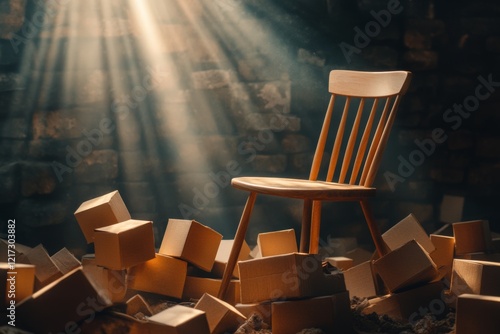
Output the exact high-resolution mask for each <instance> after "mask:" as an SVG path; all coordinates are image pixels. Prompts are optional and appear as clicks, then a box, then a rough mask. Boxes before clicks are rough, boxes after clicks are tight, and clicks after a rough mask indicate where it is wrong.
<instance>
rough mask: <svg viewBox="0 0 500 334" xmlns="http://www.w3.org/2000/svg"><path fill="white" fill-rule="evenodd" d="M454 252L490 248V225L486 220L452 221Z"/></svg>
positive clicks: (468, 251)
mask: <svg viewBox="0 0 500 334" xmlns="http://www.w3.org/2000/svg"><path fill="white" fill-rule="evenodd" d="M452 227H453V235H454V237H455V254H457V255H463V254H467V253H476V252H485V251H489V250H492V248H493V244H492V239H491V232H490V225H489V222H488V221H487V220H471V221H466V222H460V223H454V224H453V225H452Z"/></svg>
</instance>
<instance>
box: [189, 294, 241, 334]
mask: <svg viewBox="0 0 500 334" xmlns="http://www.w3.org/2000/svg"><path fill="white" fill-rule="evenodd" d="M194 308H195V309H197V310H201V311H204V312H205V313H206V315H207V321H208V327H209V328H210V333H211V334H224V333H226V332H230V333H233V332H234V331H236V330H237V329H238V327H240V326H241V325H242V324H243V323H244V322H245V320H246V317H245V316H244V315H243V314H241V313H240V311H238V310H237V309H236V308H235V307H234V306H232V305H231V304H229V303H226V302H225V301H223V300H220V299H218V298H216V297H214V296H212V295H210V294H208V293H205V294H204V295H203V296H202V297H201V298H200V300H199V301H198V302H197V303H196V305H195V306H194Z"/></svg>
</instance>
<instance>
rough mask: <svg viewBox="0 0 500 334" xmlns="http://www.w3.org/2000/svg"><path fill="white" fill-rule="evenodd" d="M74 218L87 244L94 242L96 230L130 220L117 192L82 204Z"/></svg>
mask: <svg viewBox="0 0 500 334" xmlns="http://www.w3.org/2000/svg"><path fill="white" fill-rule="evenodd" d="M75 218H76V220H77V221H78V224H79V225H80V228H81V230H82V232H83V235H84V236H85V239H86V240H87V243H92V242H93V241H94V240H93V239H94V238H93V237H94V230H95V229H96V228H99V227H104V226H108V225H111V224H116V223H119V222H123V221H126V220H129V219H131V217H130V213H129V212H128V209H127V207H126V206H125V203H124V202H123V199H122V197H121V196H120V193H119V192H118V190H115V191H113V192H110V193H108V194H105V195H102V196H99V197H96V198H93V199H90V200H88V201H85V202H83V203H82V204H81V205H80V207H78V209H77V210H76V211H75Z"/></svg>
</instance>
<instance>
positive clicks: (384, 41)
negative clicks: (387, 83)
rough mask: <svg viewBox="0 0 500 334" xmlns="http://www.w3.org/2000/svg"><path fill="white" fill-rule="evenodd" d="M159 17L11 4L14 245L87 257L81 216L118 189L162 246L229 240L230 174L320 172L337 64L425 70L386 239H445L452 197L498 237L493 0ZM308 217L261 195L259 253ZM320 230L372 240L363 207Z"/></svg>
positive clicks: (390, 163)
mask: <svg viewBox="0 0 500 334" xmlns="http://www.w3.org/2000/svg"><path fill="white" fill-rule="evenodd" d="M43 3H45V4H46V5H45V7H43V6H41V5H42V4H43ZM146 3H149V4H150V5H154V6H156V7H154V8H152V11H151V13H152V18H150V20H147V21H146V22H150V23H153V26H154V27H155V28H154V30H153V31H154V32H155V33H154V34H153V33H152V32H151V31H152V30H148V29H151V28H148V26H147V25H146V26H145V25H144V22H142V21H141V20H139V19H137V17H138V9H137V8H133V7H128V6H127V5H125V2H123V1H119V0H114V1H109V2H106V5H102V4H101V5H99V2H95V3H94V2H79V3H78V5H76V6H77V8H76V9H75V8H73V6H75V5H74V4H72V3H71V2H68V1H65V0H60V1H57V0H55V1H46V2H37V3H36V4H35V3H34V2H31V1H23V0H3V1H2V0H0V34H1V35H0V51H1V52H0V118H1V122H0V137H1V141H0V161H1V166H0V209H1V210H0V211H1V215H2V219H3V220H6V219H12V218H15V219H16V221H17V222H18V224H17V228H18V230H17V234H18V239H19V241H22V242H25V243H28V244H36V243H38V242H44V244H46V245H47V247H48V248H54V249H58V248H60V247H61V246H63V245H64V246H69V247H72V248H74V249H77V250H80V249H82V248H85V245H84V243H83V237H82V236H81V233H80V231H79V230H78V227H77V225H76V221H75V220H74V218H73V212H74V211H75V210H76V208H77V207H78V205H79V204H80V203H81V202H82V201H84V200H86V199H89V198H92V197H95V196H98V195H100V194H103V193H105V192H108V191H111V190H114V189H119V190H120V192H121V193H122V195H123V197H124V199H125V201H126V203H127V205H128V206H129V209H130V211H131V213H132V216H133V217H134V218H137V219H152V220H154V222H155V225H156V227H157V234H158V235H162V232H163V229H164V227H165V224H166V221H167V219H168V218H195V219H198V220H199V221H200V222H202V223H205V224H207V225H210V226H213V227H214V228H215V229H217V230H219V231H220V232H221V233H223V234H224V235H225V236H226V237H228V238H230V237H232V235H233V233H234V231H235V229H236V226H237V222H238V221H239V215H240V213H241V210H242V208H243V204H244V201H245V194H244V193H242V192H240V191H236V190H234V189H231V187H230V186H229V185H228V182H229V181H228V180H229V178H230V177H234V176H239V175H249V174H252V175H254V174H259V175H287V176H295V175H300V176H307V171H308V169H309V165H310V161H311V156H312V150H313V149H314V146H315V145H314V143H315V141H316V139H317V133H318V131H319V127H320V125H321V120H322V116H323V114H324V111H325V108H326V105H327V102H328V95H327V91H326V87H327V86H326V85H327V78H328V73H329V71H330V70H332V69H335V68H349V69H365V70H389V69H408V70H411V71H413V72H414V79H413V83H412V86H411V90H410V92H409V94H408V95H407V97H406V98H405V100H404V103H403V105H402V106H401V113H400V116H399V118H398V120H397V124H396V126H395V129H394V132H393V134H392V135H391V139H390V143H389V147H388V150H387V151H386V155H385V157H384V161H383V164H382V167H381V169H380V172H379V178H378V180H377V186H378V188H379V193H378V198H377V200H376V201H375V209H376V211H377V216H378V218H379V221H380V223H381V224H382V226H383V227H382V228H383V229H385V228H386V227H388V226H389V225H392V224H394V223H395V222H396V221H398V220H399V219H401V218H403V217H404V216H406V215H407V214H409V213H410V212H413V213H415V214H416V215H417V217H418V218H420V220H422V222H423V223H424V224H425V225H426V227H427V228H428V229H429V230H432V229H433V228H435V227H436V226H439V223H438V221H439V210H440V203H441V200H442V197H443V195H444V194H451V195H459V196H464V197H465V209H464V218H467V219H468V218H470V219H475V218H487V219H490V221H492V223H493V224H494V226H497V225H498V214H497V213H496V210H495V203H496V201H497V199H498V195H496V194H495V188H496V187H497V186H498V185H499V183H500V179H499V178H498V177H496V176H495V175H497V174H498V173H496V172H497V170H498V168H499V167H498V166H500V164H499V162H500V150H498V149H497V147H498V146H499V145H498V142H499V141H500V137H499V135H498V131H496V129H497V126H496V122H495V120H497V119H498V116H497V114H498V112H497V108H496V107H497V106H498V104H499V103H500V102H499V99H498V94H497V90H498V85H496V82H497V81H500V75H499V73H498V70H499V68H498V65H497V59H498V58H499V56H500V38H499V36H500V19H499V16H500V6H499V5H497V4H496V3H495V2H494V1H486V0H483V1H475V2H474V3H469V2H467V1H458V2H454V4H453V5H446V4H442V3H441V2H436V4H435V5H434V3H433V2H430V1H423V2H418V4H417V2H415V1H411V0H405V1H403V0H401V1H394V0H393V1H380V0H371V1H369V0H363V1H361V0H359V1H357V2H355V1H347V0H328V1H327V0H321V1H320V0H316V1H302V0H295V1H287V2H283V1H272V0H244V1H235V2H231V1H226V0H218V1H211V2H207V1H198V0H191V1H182V2H178V1H175V0H169V1H164V2H162V4H161V5H159V4H158V3H157V2H154V1H151V2H146ZM96 11H97V12H98V13H101V15H102V17H101V16H99V15H95V14H96ZM76 12H77V13H79V14H80V15H78V16H72V15H75V13H76ZM56 13H59V14H56ZM103 13H106V15H104V14H103ZM110 13H111V14H110ZM64 15H67V16H64ZM65 17H66V19H64V18H65ZM153 37H154V38H153ZM488 82H489V83H488ZM460 105H462V106H463V107H462V109H459V108H460ZM457 108H458V109H457ZM334 214H338V215H339V216H335V215H334ZM300 216H301V205H300V203H299V202H297V201H294V200H281V199H272V198H259V199H258V201H257V206H256V209H255V213H254V219H253V221H252V224H251V226H250V230H249V240H250V242H252V241H254V238H255V234H256V233H257V231H264V230H273V229H279V228H288V227H298V226H299V221H300ZM324 219H325V224H324V226H323V230H322V231H323V236H324V238H325V239H326V237H327V236H328V235H331V236H352V235H357V236H358V237H359V238H360V239H361V241H362V242H366V241H368V240H369V236H368V233H367V231H366V230H367V229H366V227H365V225H364V222H363V219H362V215H361V212H360V210H359V208H358V207H357V206H351V205H343V206H339V205H327V206H326V207H325V210H324Z"/></svg>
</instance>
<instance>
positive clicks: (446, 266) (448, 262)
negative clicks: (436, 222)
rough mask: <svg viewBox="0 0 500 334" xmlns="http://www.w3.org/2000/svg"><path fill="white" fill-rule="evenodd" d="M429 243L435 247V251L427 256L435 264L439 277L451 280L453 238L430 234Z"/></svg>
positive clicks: (453, 251)
mask: <svg viewBox="0 0 500 334" xmlns="http://www.w3.org/2000/svg"><path fill="white" fill-rule="evenodd" d="M431 241H432V243H433V244H434V246H435V247H436V250H434V252H432V253H430V254H429V255H430V256H431V259H432V261H434V263H435V264H436V266H437V268H438V270H439V272H440V273H441V275H442V276H443V277H446V278H447V279H448V280H451V272H452V267H453V256H454V254H455V238H454V237H448V236H444V235H437V234H431Z"/></svg>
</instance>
